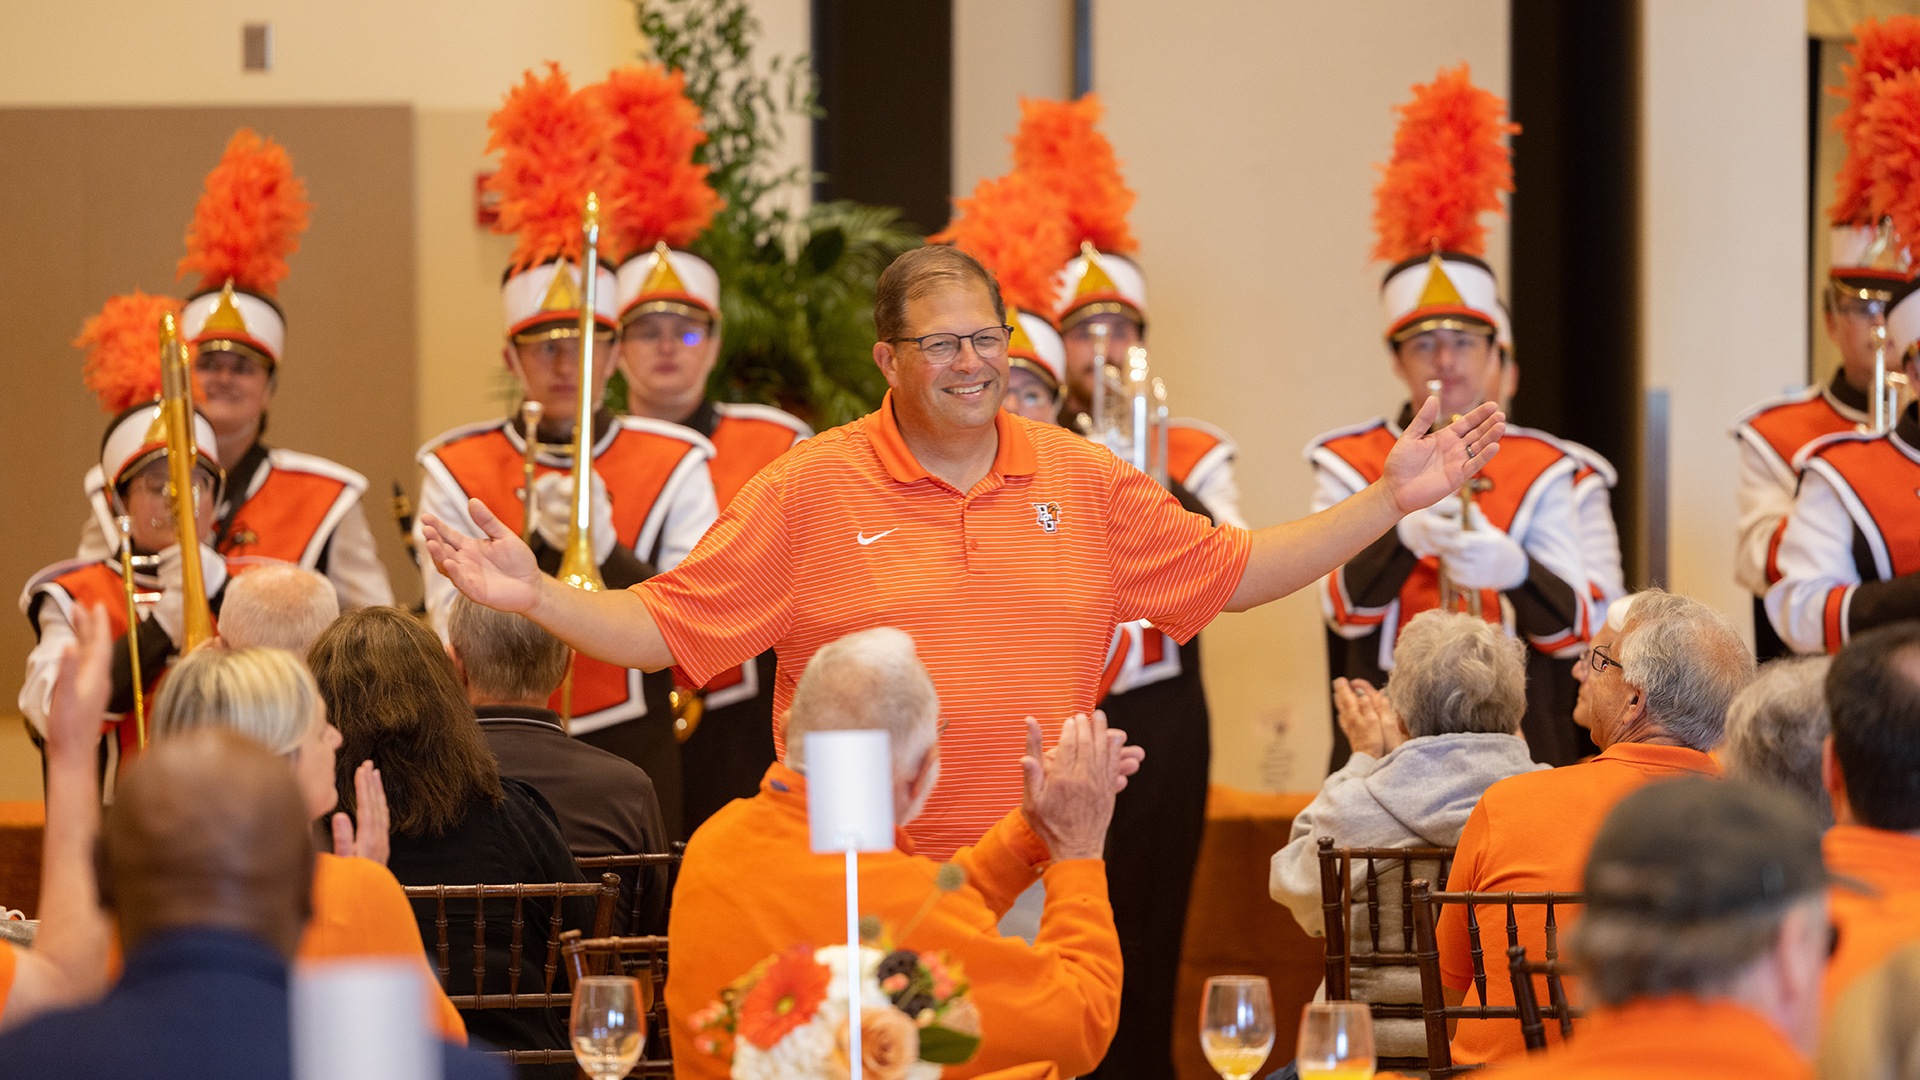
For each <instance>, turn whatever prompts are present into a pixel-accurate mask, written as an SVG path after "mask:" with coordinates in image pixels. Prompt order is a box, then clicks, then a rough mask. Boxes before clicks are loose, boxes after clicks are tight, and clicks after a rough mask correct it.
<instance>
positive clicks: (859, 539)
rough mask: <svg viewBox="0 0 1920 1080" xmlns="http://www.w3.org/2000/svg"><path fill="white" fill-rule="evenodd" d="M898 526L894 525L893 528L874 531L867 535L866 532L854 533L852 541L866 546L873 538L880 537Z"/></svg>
mask: <svg viewBox="0 0 1920 1080" xmlns="http://www.w3.org/2000/svg"><path fill="white" fill-rule="evenodd" d="M898 528H899V526H898V525H896V526H894V528H893V529H888V530H887V532H883V533H874V534H873V535H872V536H868V535H867V534H866V533H854V534H853V542H854V543H856V544H859V545H860V546H861V547H866V546H867V545H868V544H871V543H873V542H874V541H875V540H878V539H880V538H881V537H883V536H885V535H887V533H890V532H893V531H894V529H898Z"/></svg>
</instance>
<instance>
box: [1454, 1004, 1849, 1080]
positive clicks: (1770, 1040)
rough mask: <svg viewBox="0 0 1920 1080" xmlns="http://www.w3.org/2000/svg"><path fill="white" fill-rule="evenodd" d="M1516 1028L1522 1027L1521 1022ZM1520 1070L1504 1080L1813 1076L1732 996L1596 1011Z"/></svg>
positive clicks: (1517, 1061) (1787, 1079) (1799, 1079)
mask: <svg viewBox="0 0 1920 1080" xmlns="http://www.w3.org/2000/svg"><path fill="white" fill-rule="evenodd" d="M1506 1022H1507V1023H1509V1024H1513V1026H1514V1030H1516V1031H1518V1030H1519V1024H1518V1023H1517V1022H1515V1021H1512V1020H1509V1021H1506ZM1510 1064H1511V1065H1512V1068H1495V1069H1494V1070H1493V1073H1492V1074H1491V1075H1493V1076H1496V1077H1501V1078H1503V1080H1508V1078H1510V1080H1614V1078H1615V1077H1623V1076H1631V1077H1634V1078H1635V1080H1812V1077H1813V1068H1812V1066H1810V1065H1808V1064H1807V1061H1806V1059H1805V1058H1802V1057H1801V1056H1800V1052H1799V1051H1797V1050H1795V1049H1794V1048H1793V1044H1792V1043H1790V1042H1788V1041H1787V1039H1786V1036H1784V1035H1782V1034H1781V1033H1780V1030H1779V1029H1778V1028H1776V1027H1774V1026H1773V1025H1772V1024H1771V1023H1769V1022H1768V1021H1767V1019H1766V1018H1765V1017H1763V1016H1761V1015H1760V1014H1758V1013H1756V1012H1753V1011H1752V1010H1750V1009H1747V1008H1745V1007H1743V1006H1740V1005H1736V1004H1734V1003H1732V1002H1730V1001H1714V1000H1702V999H1700V998H1692V997H1680V996H1675V997H1663V998H1642V999H1639V1000H1636V1001H1629V1002H1627V1003H1626V1004H1625V1005H1622V1006H1620V1007H1618V1008H1611V1009H1596V1010H1594V1012H1593V1013H1592V1014H1591V1015H1589V1016H1588V1017H1587V1018H1586V1019H1584V1020H1581V1021H1579V1022H1578V1023H1576V1024H1575V1025H1574V1027H1573V1038H1572V1039H1571V1040H1569V1041H1567V1042H1565V1043H1563V1044H1561V1045H1559V1046H1556V1047H1553V1048H1551V1049H1548V1050H1546V1051H1543V1052H1541V1053H1539V1054H1536V1055H1534V1056H1532V1057H1528V1058H1513V1059H1511V1061H1510Z"/></svg>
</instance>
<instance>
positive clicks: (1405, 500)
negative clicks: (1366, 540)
mask: <svg viewBox="0 0 1920 1080" xmlns="http://www.w3.org/2000/svg"><path fill="white" fill-rule="evenodd" d="M1439 415H1440V399H1439V398H1428V399H1427V403H1426V404H1425V405H1423V406H1421V407H1420V412H1419V413H1418V414H1417V415H1416V416H1414V418H1413V422H1412V423H1410V424H1408V425H1407V430H1405V431H1403V432H1401V433H1400V441H1399V442H1396V443H1394V445H1393V450H1392V451H1390V452H1389V453H1388V454H1387V462H1386V467H1385V469H1384V470H1383V472H1382V473H1381V477H1380V479H1381V482H1382V483H1384V484H1385V485H1386V488H1387V493H1388V494H1389V495H1391V496H1393V504H1394V506H1396V507H1398V508H1399V510H1400V512H1401V513H1403V514H1411V513H1413V512H1414V511H1415V510H1423V509H1425V508H1427V507H1429V506H1432V505H1433V504H1434V503H1437V502H1439V501H1440V500H1441V499H1443V498H1446V497H1447V496H1448V495H1451V494H1453V493H1454V492H1456V491H1459V490H1460V485H1462V484H1464V483H1466V482H1467V480H1468V479H1469V478H1471V477H1472V476H1473V474H1475V473H1477V472H1479V471H1480V469H1481V468H1482V467H1483V466H1484V465H1486V463H1487V462H1488V461H1490V460H1492V458H1493V456H1494V455H1495V454H1497V453H1499V452H1500V436H1501V435H1503V434H1505V433H1506V430H1507V423H1506V420H1507V418H1506V416H1505V415H1503V414H1502V413H1501V412H1500V410H1499V409H1498V408H1497V407H1495V406H1494V405H1493V403H1492V402H1488V403H1486V404H1484V405H1481V406H1480V407H1479V408H1477V409H1474V410H1473V411H1472V412H1470V413H1468V414H1466V415H1465V416H1462V417H1461V418H1460V419H1458V420H1455V421H1454V422H1453V423H1451V424H1448V425H1447V426H1445V427H1443V428H1440V429H1438V430H1433V422H1434V420H1435V419H1436V418H1437V417H1439Z"/></svg>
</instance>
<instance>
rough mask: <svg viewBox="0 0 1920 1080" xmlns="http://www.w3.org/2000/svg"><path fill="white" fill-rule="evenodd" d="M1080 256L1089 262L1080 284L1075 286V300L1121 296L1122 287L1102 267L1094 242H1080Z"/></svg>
mask: <svg viewBox="0 0 1920 1080" xmlns="http://www.w3.org/2000/svg"><path fill="white" fill-rule="evenodd" d="M1080 255H1081V257H1082V258H1084V259H1086V260H1087V270H1086V273H1084V274H1081V275H1080V284H1078V285H1076V286H1074V289H1073V299H1074V300H1075V301H1079V300H1083V299H1085V298H1087V297H1089V296H1118V295H1120V287H1119V286H1118V285H1115V284H1114V283H1113V278H1111V277H1109V276H1108V275H1107V271H1106V268H1105V267H1103V266H1101V265H1100V253H1099V252H1098V251H1096V250H1095V249H1094V246H1093V242H1092V241H1090V240H1082V241H1081V242H1080Z"/></svg>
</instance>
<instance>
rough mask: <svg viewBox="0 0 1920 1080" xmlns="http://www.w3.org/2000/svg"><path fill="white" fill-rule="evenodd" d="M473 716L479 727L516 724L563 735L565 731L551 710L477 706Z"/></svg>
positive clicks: (525, 707)
mask: <svg viewBox="0 0 1920 1080" xmlns="http://www.w3.org/2000/svg"><path fill="white" fill-rule="evenodd" d="M473 715H474V718H475V719H476V720H479V721H480V726H481V727H490V726H493V725H494V724H502V723H517V724H533V725H537V726H539V727H550V728H552V729H553V730H555V731H558V732H561V733H563V734H564V733H565V732H566V730H567V729H566V728H564V727H562V726H561V725H560V714H559V713H557V712H554V711H553V710H552V709H538V708H534V707H532V706H528V705H477V706H475V707H474V710H473Z"/></svg>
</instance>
